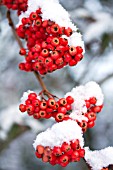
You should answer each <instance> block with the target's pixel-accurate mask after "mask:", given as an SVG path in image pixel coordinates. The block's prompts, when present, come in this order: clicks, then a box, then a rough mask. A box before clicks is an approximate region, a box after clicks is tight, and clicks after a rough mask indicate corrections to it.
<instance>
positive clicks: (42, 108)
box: [19, 93, 74, 122]
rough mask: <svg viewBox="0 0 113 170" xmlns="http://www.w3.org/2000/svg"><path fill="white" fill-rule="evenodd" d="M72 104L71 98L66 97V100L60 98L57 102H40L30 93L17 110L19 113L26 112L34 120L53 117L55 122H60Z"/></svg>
mask: <svg viewBox="0 0 113 170" xmlns="http://www.w3.org/2000/svg"><path fill="white" fill-rule="evenodd" d="M73 102H74V99H73V98H72V97H71V96H68V97H66V99H65V98H61V99H59V100H58V101H56V100H55V99H54V98H49V99H48V100H46V99H44V98H43V99H42V100H40V99H38V98H37V94H36V93H30V94H29V95H28V99H27V100H26V101H25V104H20V106H19V109H20V111H21V112H26V111H27V113H28V115H29V116H33V117H34V118H35V119H40V118H45V119H49V118H50V117H54V118H55V120H56V121H57V122H61V121H63V120H64V119H65V117H66V115H68V114H69V112H70V111H71V104H72V103H73Z"/></svg>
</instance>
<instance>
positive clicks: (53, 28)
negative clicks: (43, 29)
mask: <svg viewBox="0 0 113 170" xmlns="http://www.w3.org/2000/svg"><path fill="white" fill-rule="evenodd" d="M51 32H52V33H53V34H56V33H58V32H59V25H58V24H53V25H52V26H51Z"/></svg>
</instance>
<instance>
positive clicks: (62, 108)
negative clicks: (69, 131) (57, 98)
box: [58, 107, 67, 114]
mask: <svg viewBox="0 0 113 170" xmlns="http://www.w3.org/2000/svg"><path fill="white" fill-rule="evenodd" d="M58 112H59V113H63V114H66V112H67V109H66V108H65V107H59V108H58Z"/></svg>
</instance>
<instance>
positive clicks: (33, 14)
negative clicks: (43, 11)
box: [29, 12, 37, 20]
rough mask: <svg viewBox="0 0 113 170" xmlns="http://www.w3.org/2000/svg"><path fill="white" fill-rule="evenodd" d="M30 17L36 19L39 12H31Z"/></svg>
mask: <svg viewBox="0 0 113 170" xmlns="http://www.w3.org/2000/svg"><path fill="white" fill-rule="evenodd" d="M29 18H30V19H31V20H35V19H36V18H37V13H36V12H31V14H30V16H29Z"/></svg>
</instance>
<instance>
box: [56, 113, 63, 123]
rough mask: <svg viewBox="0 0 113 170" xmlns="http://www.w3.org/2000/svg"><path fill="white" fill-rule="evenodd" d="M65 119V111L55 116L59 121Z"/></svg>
mask: <svg viewBox="0 0 113 170" xmlns="http://www.w3.org/2000/svg"><path fill="white" fill-rule="evenodd" d="M63 119H64V113H57V114H56V116H55V120H56V121H57V122H62V121H63Z"/></svg>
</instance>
